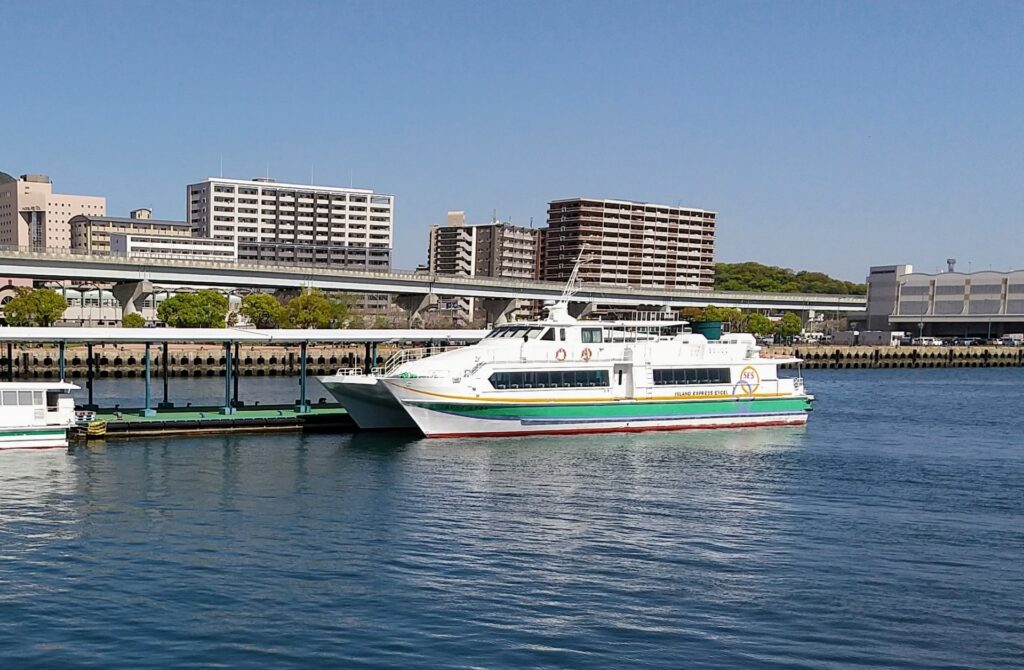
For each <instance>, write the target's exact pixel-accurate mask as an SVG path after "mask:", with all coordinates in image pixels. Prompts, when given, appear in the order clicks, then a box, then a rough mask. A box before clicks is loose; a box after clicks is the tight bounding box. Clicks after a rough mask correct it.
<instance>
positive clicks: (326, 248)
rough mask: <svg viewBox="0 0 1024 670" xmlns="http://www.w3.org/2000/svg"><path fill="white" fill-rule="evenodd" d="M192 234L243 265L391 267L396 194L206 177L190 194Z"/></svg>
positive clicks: (380, 268)
mask: <svg viewBox="0 0 1024 670" xmlns="http://www.w3.org/2000/svg"><path fill="white" fill-rule="evenodd" d="M186 197H187V206H186V211H187V212H188V222H189V224H190V225H191V226H192V230H193V234H194V235H196V236H198V237H210V238H213V239H220V240H235V241H236V242H237V245H238V258H239V260H240V261H243V262H245V261H257V262H258V261H268V262H280V263H296V264H303V265H330V266H337V267H346V268H352V269H361V270H368V271H387V270H390V269H391V250H392V247H393V239H394V235H393V229H394V207H395V197H394V196H392V195H385V194H381V193H374V192H373V191H372V190H368V189H358V188H339V187H333V186H313V185H309V184H287V183H281V182H277V181H275V180H273V179H223V178H218V177H209V178H207V179H205V180H203V181H201V182H198V183H195V184H190V185H189V186H188V188H187V190H186Z"/></svg>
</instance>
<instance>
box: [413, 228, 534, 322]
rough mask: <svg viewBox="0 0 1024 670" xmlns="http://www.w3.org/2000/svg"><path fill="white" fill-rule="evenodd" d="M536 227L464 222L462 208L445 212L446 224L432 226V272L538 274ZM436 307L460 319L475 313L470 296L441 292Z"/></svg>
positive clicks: (469, 274)
mask: <svg viewBox="0 0 1024 670" xmlns="http://www.w3.org/2000/svg"><path fill="white" fill-rule="evenodd" d="M537 233H538V231H536V230H533V229H531V228H523V227H521V226H513V225H512V224H510V223H504V222H500V221H492V222H491V223H485V224H478V225H471V226H467V225H466V214H465V212H448V220H447V225H445V226H431V227H430V239H429V247H428V251H427V257H428V266H429V270H430V272H431V273H433V274H443V275H461V276H464V277H521V278H524V279H534V278H536V276H537V265H536V259H537ZM438 310H439V311H441V312H446V313H448V314H449V315H450V316H452V317H453V318H455V319H456V320H459V321H464V322H469V321H471V320H472V319H473V316H474V311H475V310H474V301H473V299H472V298H466V297H458V296H442V297H440V298H439V303H438Z"/></svg>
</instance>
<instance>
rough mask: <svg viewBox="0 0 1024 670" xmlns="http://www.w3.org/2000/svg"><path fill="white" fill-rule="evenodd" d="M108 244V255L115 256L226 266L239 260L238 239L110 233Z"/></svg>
mask: <svg viewBox="0 0 1024 670" xmlns="http://www.w3.org/2000/svg"><path fill="white" fill-rule="evenodd" d="M108 244H109V253H110V254H111V255H112V256H126V257H129V258H154V259H159V258H177V259H189V260H192V259H194V260H202V261H223V262H226V263H233V262H235V261H237V260H238V246H237V245H238V243H237V242H236V241H235V240H217V239H211V238H208V237H191V236H188V237H182V236H174V235H147V234H146V233H111V234H110V235H109V237H108Z"/></svg>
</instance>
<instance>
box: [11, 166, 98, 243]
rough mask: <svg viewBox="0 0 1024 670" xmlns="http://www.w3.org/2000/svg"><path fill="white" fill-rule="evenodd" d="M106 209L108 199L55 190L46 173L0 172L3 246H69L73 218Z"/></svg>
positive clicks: (92, 214) (96, 214)
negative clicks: (17, 176) (16, 174)
mask: <svg viewBox="0 0 1024 670" xmlns="http://www.w3.org/2000/svg"><path fill="white" fill-rule="evenodd" d="M106 212H107V199H106V198H103V197H98V196H88V195H64V194H60V193H54V192H53V183H52V182H51V181H50V178H49V177H47V176H46V175H30V174H26V175H21V177H20V178H18V179H14V178H13V177H11V176H10V175H7V174H4V173H0V245H3V246H9V247H31V248H36V249H41V248H52V249H68V248H70V247H71V225H70V223H69V221H70V220H71V219H72V218H73V217H75V216H77V215H79V214H85V215H90V216H103V215H104V214H106Z"/></svg>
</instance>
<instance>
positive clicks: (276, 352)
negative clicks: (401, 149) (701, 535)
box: [0, 345, 1024, 380]
mask: <svg viewBox="0 0 1024 670" xmlns="http://www.w3.org/2000/svg"><path fill="white" fill-rule="evenodd" d="M395 351H396V348H395V347H394V346H392V345H388V346H387V347H380V348H378V350H377V364H381V363H383V361H386V360H387V359H388V358H389V357H390V356H391V355H392V354H393V353H394V352H395ZM12 354H13V356H12V357H13V366H12V367H13V369H12V372H13V376H14V379H20V380H32V379H57V378H58V377H59V364H58V360H57V359H58V351H57V348H56V347H32V348H24V349H19V348H14V350H13V352H12ZM299 355H300V354H299V349H298V347H297V346H295V347H257V346H242V347H241V348H240V350H239V360H237V361H235V363H234V364H235V366H236V367H237V368H238V372H239V375H240V376H242V377H275V376H294V375H298V374H299V366H300V360H299ZM762 355H764V356H796V357H797V358H802V359H804V362H803V367H804V368H805V369H859V368H949V367H956V368H969V367H970V368H988V367H1024V347H1010V346H973V347H921V346H902V347H875V346H835V345H828V346H807V345H797V346H792V347H790V346H773V347H765V349H764V350H763V351H762ZM143 356H144V348H143V347H142V346H141V345H122V346H113V345H97V346H95V347H94V349H93V358H94V368H93V371H94V375H95V377H96V379H120V378H133V377H141V376H142V375H143V374H144V370H145V362H144V358H143ZM161 356H162V351H161V349H160V347H158V346H154V347H152V348H151V350H150V357H151V358H150V374H151V375H152V376H153V377H154V378H158V377H160V376H161V373H162V361H161ZM364 358H365V349H364V348H363V347H361V346H359V347H352V346H339V345H310V346H309V348H308V350H307V360H306V371H307V374H309V375H329V374H333V373H334V372H335V371H336V370H338V369H339V368H362V367H363V365H364ZM224 367H225V360H224V350H223V348H221V347H216V346H209V345H207V346H199V345H175V346H172V347H170V349H169V350H168V366H167V374H168V377H180V378H185V377H223V376H224ZM7 369H8V364H7V352H6V349H4V348H2V347H0V379H4V378H6V375H7ZM87 371H88V360H87V350H86V347H85V346H69V347H68V348H67V350H66V353H65V377H66V378H67V379H69V380H76V379H85V378H86V376H87Z"/></svg>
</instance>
